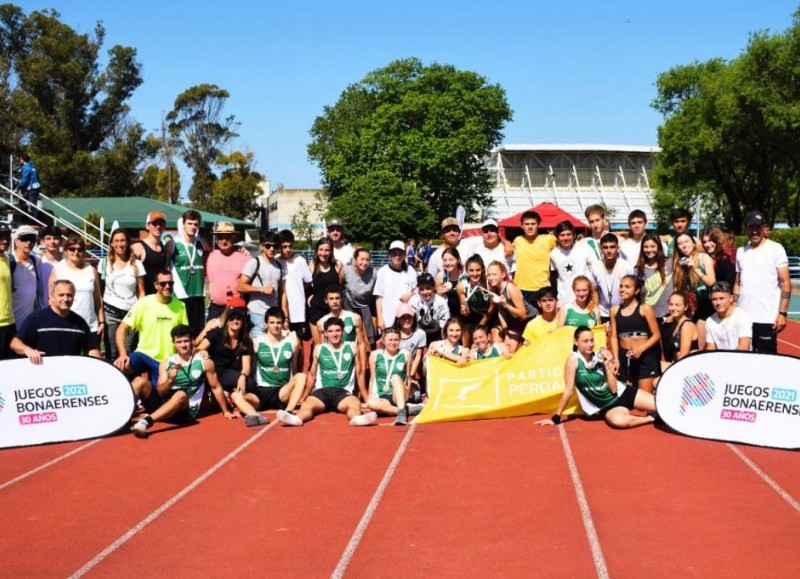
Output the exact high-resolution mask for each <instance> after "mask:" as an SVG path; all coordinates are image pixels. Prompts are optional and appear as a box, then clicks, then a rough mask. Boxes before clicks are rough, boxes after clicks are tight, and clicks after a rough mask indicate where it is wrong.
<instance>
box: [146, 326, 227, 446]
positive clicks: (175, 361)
mask: <svg viewBox="0 0 800 579" xmlns="http://www.w3.org/2000/svg"><path fill="white" fill-rule="evenodd" d="M170 335H171V336H172V343H173V345H174V346H175V352H176V353H175V354H173V355H172V356H169V357H168V358H166V359H165V360H163V361H162V362H161V364H159V367H158V383H157V385H156V389H155V390H154V389H153V386H152V384H151V383H150V380H148V379H147V378H143V377H142V376H137V377H136V378H135V379H134V381H133V390H134V392H135V393H136V395H137V396H138V397H139V399H140V400H142V403H143V404H144V407H145V408H146V409H147V411H148V412H149V414H147V415H145V416H143V417H142V418H140V419H139V421H138V422H136V423H135V424H134V425H133V426H131V431H132V432H133V434H135V435H136V436H137V437H139V438H147V436H148V432H147V429H148V428H150V427H151V426H152V425H153V423H154V422H163V421H165V420H167V419H169V418H172V417H178V418H180V419H182V420H191V419H194V418H195V417H196V416H197V413H198V411H199V410H200V404H201V402H202V401H203V395H204V394H205V386H206V383H208V385H209V386H210V387H211V391H212V392H213V394H214V398H215V399H216V401H217V404H219V407H220V408H221V409H222V412H223V415H224V416H225V418H235V415H234V414H232V413H231V411H230V408H229V407H228V401H227V400H226V399H225V392H224V390H223V389H222V385H221V384H220V383H219V379H218V378H217V373H216V371H215V370H214V362H212V361H211V360H210V359H203V358H202V357H200V356H197V355H195V352H194V344H193V343H192V329H191V328H190V327H189V326H187V325H184V324H180V325H178V326H175V327H174V328H173V329H172V331H171V332H170Z"/></svg>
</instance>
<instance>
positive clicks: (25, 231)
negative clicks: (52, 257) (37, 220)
mask: <svg viewBox="0 0 800 579" xmlns="http://www.w3.org/2000/svg"><path fill="white" fill-rule="evenodd" d="M25 235H32V236H33V237H36V238H37V239H38V237H39V232H38V231H36V229H34V228H33V227H31V226H30V225H20V226H19V228H18V229H17V232H16V233H15V234H14V237H15V238H16V239H19V238H20V237H23V236H25Z"/></svg>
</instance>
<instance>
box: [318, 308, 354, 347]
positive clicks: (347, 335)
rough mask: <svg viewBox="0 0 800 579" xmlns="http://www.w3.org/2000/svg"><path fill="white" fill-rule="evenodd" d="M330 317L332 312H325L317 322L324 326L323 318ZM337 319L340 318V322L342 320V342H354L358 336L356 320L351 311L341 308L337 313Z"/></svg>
mask: <svg viewBox="0 0 800 579" xmlns="http://www.w3.org/2000/svg"><path fill="white" fill-rule="evenodd" d="M331 317H333V314H326V315H324V316H323V317H322V318H320V320H319V322H318V323H320V324H321V325H322V327H323V328H324V327H325V320H327V319H328V318H331ZM339 319H340V320H342V322H344V330H343V332H342V342H355V341H356V339H357V338H358V333H357V332H356V320H355V315H354V314H353V312H348V311H347V310H342V311H341V312H340V313H339Z"/></svg>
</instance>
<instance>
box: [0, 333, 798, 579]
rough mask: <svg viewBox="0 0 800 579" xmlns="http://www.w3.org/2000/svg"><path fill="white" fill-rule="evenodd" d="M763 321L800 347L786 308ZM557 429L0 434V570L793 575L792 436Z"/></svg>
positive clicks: (338, 423)
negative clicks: (42, 437)
mask: <svg viewBox="0 0 800 579" xmlns="http://www.w3.org/2000/svg"><path fill="white" fill-rule="evenodd" d="M780 339H781V340H782V342H781V350H782V351H783V352H785V353H789V354H794V355H800V347H798V346H800V324H798V323H790V326H789V328H787V330H786V331H785V332H784V333H783V334H781V336H780ZM794 344H797V345H798V346H794ZM561 429H563V432H564V433H565V435H566V436H565V439H566V441H567V444H568V448H569V449H570V450H571V453H572V455H573V456H574V463H575V466H576V468H577V475H578V476H579V481H580V483H581V485H582V486H581V487H579V488H581V489H582V492H584V493H585V499H586V506H588V510H584V511H582V510H581V508H580V502H579V500H578V498H577V494H576V486H575V485H574V483H573V477H572V476H571V473H570V463H569V460H568V458H567V453H566V452H565V446H564V444H562V436H561ZM561 429H556V428H552V427H549V428H545V427H535V426H534V425H533V419H531V418H520V419H510V420H494V421H481V422H462V423H448V424H432V425H420V426H419V427H414V430H413V431H411V432H410V433H409V429H402V428H397V427H394V426H379V427H373V428H361V429H358V428H351V427H349V426H348V425H347V422H346V420H345V418H344V417H342V416H336V415H326V416H323V417H321V418H318V419H317V420H315V421H313V422H311V423H310V424H308V425H306V426H305V427H303V428H301V429H289V428H283V427H280V426H273V427H267V428H266V429H265V428H261V429H246V428H244V427H243V426H242V424H241V423H239V422H238V421H237V422H228V421H225V420H223V419H222V418H220V417H219V416H210V417H207V418H204V419H202V420H201V421H200V423H199V424H195V425H192V426H189V427H186V428H174V427H161V428H157V429H156V431H155V432H154V434H153V435H152V436H151V437H150V438H149V439H148V440H146V441H142V440H138V439H135V438H134V437H132V436H130V435H121V436H115V437H111V438H107V439H103V440H100V441H95V442H93V443H89V444H88V445H87V442H76V443H65V444H58V445H52V446H44V447H34V448H24V449H12V450H4V451H0V459H1V460H0V512H2V513H3V524H2V527H1V528H0V561H2V570H3V572H2V575H3V576H9V577H11V576H15V577H18V576H26V577H60V576H69V575H72V574H74V573H75V572H76V571H78V570H79V569H82V568H84V569H85V570H86V571H87V572H88V574H89V575H96V576H105V577H120V576H133V575H137V576H145V577H149V576H155V575H169V576H180V577H183V576H191V575H194V576H198V575H202V576H208V577H228V576H238V575H241V574H243V573H253V574H258V575H262V576H291V577H328V576H331V574H332V573H334V570H335V569H337V565H339V570H340V571H341V570H344V574H345V575H346V576H349V577H367V576H370V577H374V576H383V575H393V576H437V577H465V576H476V575H491V576H494V575H504V576H507V577H529V576H532V575H547V576H555V577H576V576H577V577H584V576H592V575H602V574H603V572H604V571H603V570H604V569H607V574H608V576H623V577H639V576H648V577H675V576H694V577H721V576H767V575H769V576H775V577H795V576H796V569H797V567H798V566H800V549H798V539H797V537H798V536H800V506H798V501H800V453H798V452H790V451H780V450H771V449H765V448H756V447H747V446H741V445H727V444H724V443H720V442H711V441H704V440H696V439H691V438H686V437H682V436H679V435H676V434H672V433H670V432H667V431H662V430H658V429H655V428H651V427H644V428H640V429H636V430H632V431H627V432H620V431H614V430H611V429H609V428H607V427H606V426H605V425H604V424H603V423H601V422H587V421H570V422H568V423H567V424H565V425H564V426H563V427H561ZM404 441H405V442H406V443H407V445H406V446H403V443H404ZM243 444H248V445H247V446H246V447H244V448H242V445H243ZM76 449H77V450H78V451H77V452H75V453H74V454H72V455H71V456H67V457H66V458H63V459H61V460H59V461H58V462H55V463H53V464H50V465H49V466H46V465H48V464H49V463H51V461H54V460H57V459H59V458H62V457H64V455H66V454H68V453H69V452H70V451H73V450H76ZM398 449H401V450H402V451H403V452H402V455H401V456H399V460H398V461H397V462H396V469H395V470H393V471H391V470H387V469H389V467H390V465H392V464H393V458H394V457H395V454H396V453H398V454H400V453H399V452H398ZM735 450H738V451H739V452H740V453H741V454H742V455H744V456H745V457H746V458H747V459H749V461H751V462H752V463H753V464H754V466H755V467H756V468H757V469H760V471H761V473H762V474H763V475H764V476H766V477H769V479H771V481H772V483H773V486H770V485H769V484H768V483H767V482H765V480H764V478H762V477H761V476H759V474H757V473H756V471H755V470H753V468H751V466H749V465H748V464H746V463H745V461H744V460H742V458H740V456H739V455H737V454H736V452H735ZM221 462H222V464H220V463H221ZM39 467H42V468H41V470H39V471H38V472H34V473H32V474H29V476H25V478H21V479H19V480H18V481H17V482H14V483H13V484H9V481H12V480H14V479H16V478H17V477H20V476H21V475H26V474H27V473H30V472H31V471H32V470H33V469H36V468H39ZM215 467H216V468H215ZM382 481H384V485H383V486H382V485H381V482H382ZM774 486H777V487H778V490H780V491H782V492H783V496H782V495H781V494H779V492H778V491H776V489H775V488H773V487H774ZM379 489H381V490H383V494H382V496H380V500H377V497H376V493H377V491H379ZM182 491H183V492H182ZM373 499H374V500H373ZM165 507H166V508H165ZM365 513H367V514H366V515H365ZM370 515H371V518H370ZM585 521H590V522H591V523H592V524H593V527H594V530H595V531H596V541H595V542H594V544H592V543H591V542H590V538H589V537H590V536H591V535H587V531H586V528H585ZM359 522H361V523H362V524H361V527H359ZM143 523H146V524H143ZM367 523H368V524H367ZM137 525H139V527H137ZM361 531H363V533H362V532H361ZM126 534H127V535H126ZM121 538H124V540H122V539H121ZM351 539H352V541H351ZM348 542H350V547H351V548H350V549H348V548H347V547H348ZM115 543H116V544H115ZM109 547H111V548H109ZM107 548H109V549H108V550H107ZM106 550H107V551H106ZM104 551H106V553H105V554H104V555H103V556H99V555H100V554H101V553H103V552H104ZM345 553H346V555H345ZM598 569H600V571H598Z"/></svg>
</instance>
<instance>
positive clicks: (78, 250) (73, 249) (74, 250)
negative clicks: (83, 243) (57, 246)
mask: <svg viewBox="0 0 800 579" xmlns="http://www.w3.org/2000/svg"><path fill="white" fill-rule="evenodd" d="M66 250H67V251H69V252H70V253H83V248H82V247H80V246H77V245H73V246H72V247H67V248H66Z"/></svg>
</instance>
